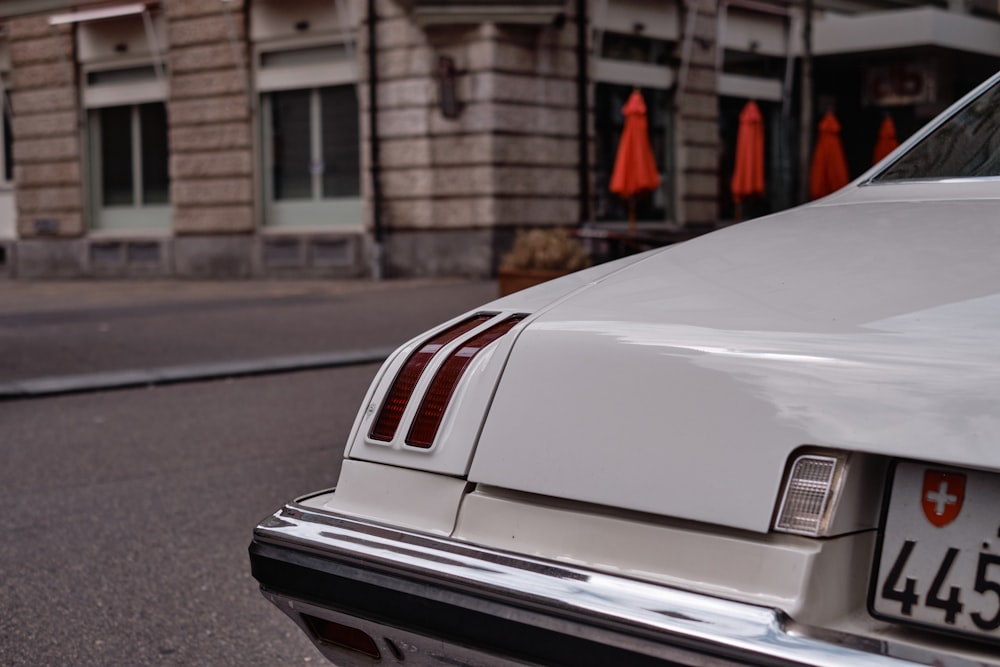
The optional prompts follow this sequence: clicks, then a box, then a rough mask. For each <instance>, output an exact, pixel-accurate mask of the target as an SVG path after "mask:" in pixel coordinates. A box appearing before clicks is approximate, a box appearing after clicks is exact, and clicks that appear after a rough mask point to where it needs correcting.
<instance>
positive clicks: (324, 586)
mask: <svg viewBox="0 0 1000 667" xmlns="http://www.w3.org/2000/svg"><path fill="white" fill-rule="evenodd" d="M250 559H251V564H252V571H253V576H254V577H255V578H256V579H257V580H258V581H259V582H260V584H261V588H262V590H263V592H264V594H265V596H266V597H267V598H268V599H269V600H271V601H272V602H274V603H275V604H276V605H277V606H278V607H279V608H281V609H282V611H284V612H285V613H287V614H289V615H290V616H291V617H292V618H293V619H294V620H295V621H296V622H298V623H299V625H300V626H301V627H302V628H303V630H304V631H306V633H307V634H309V635H310V637H311V638H312V639H313V641H315V642H316V644H317V646H318V647H319V648H320V650H321V651H323V653H324V654H325V655H326V656H327V657H328V658H330V659H331V660H333V661H335V662H336V663H337V664H362V665H363V664H376V663H377V664H394V661H395V663H398V664H404V663H405V664H409V665H421V664H436V665H440V664H451V665H456V664H457V665H496V664H547V665H552V664H571V665H587V664H591V665H598V664H599V665H610V664H627V665H644V664H681V665H730V664H757V665H818V666H822V665H829V666H834V665H837V666H843V665H852V666H853V665H901V664H907V665H932V664H941V663H940V659H941V656H935V655H934V654H933V653H930V652H927V651H922V650H919V649H913V648H912V647H905V646H895V645H893V644H892V643H890V642H885V641H876V640H871V639H867V638H863V637H857V636H854V635H845V634H841V633H834V632H830V631H826V630H822V629H816V628H808V627H802V626H800V625H797V624H795V623H794V622H792V621H791V620H790V619H788V618H787V617H786V616H785V615H784V614H783V613H782V612H780V611H778V610H774V609H768V608H764V607H759V606H755V605H750V604H744V603H740V602H734V601H731V600H723V599H718V598H713V597H709V596H705V595H700V594H696V593H691V592H687V591H683V590H678V589H673V588H669V587H666V586H661V585H656V584H651V583H646V582H642V581H637V580H634V579H628V578H625V577H620V576H615V575H609V574H605V573H600V572H595V571H592V570H588V569H585V568H581V567H575V566H572V565H566V564H563V563H558V562H554V561H547V560H543V559H539V558H531V557H526V556H521V555H517V554H513V553H509V552H504V551H499V550H496V549H489V548H484V547H480V546H476V545H474V544H469V543H465V542H459V541H456V540H452V539H448V538H444V537H436V536H433V535H428V534H424V533H416V532H409V531H406V530H402V529H399V528H396V527H390V526H386V525H382V524H378V523H374V522H370V521H364V520H358V519H354V518H347V517H343V516H338V515H333V514H330V513H327V512H323V511H318V510H315V509H312V508H309V507H305V506H303V505H299V504H296V503H291V504H288V505H286V506H285V507H284V508H282V509H281V510H280V511H279V512H277V513H276V514H275V515H274V516H272V517H270V518H268V519H267V520H265V521H263V522H262V523H261V524H260V525H259V526H257V528H256V530H255V531H254V540H253V543H252V544H251V545H250ZM316 619H322V620H323V621H332V622H334V623H339V624H343V625H346V626H350V627H351V628H355V629H358V630H361V631H362V632H364V633H366V634H367V635H369V636H370V637H371V638H372V639H373V640H374V643H375V644H377V645H378V646H379V654H380V657H379V658H378V659H371V658H368V657H366V656H364V655H362V654H360V653H355V652H353V651H347V650H344V649H342V648H339V647H338V646H336V645H334V644H332V643H330V642H329V641H324V640H322V639H320V638H319V637H318V636H317V633H316V632H315V628H316ZM948 664H949V665H955V664H963V665H973V664H977V663H972V662H966V661H964V660H958V661H957V662H956V661H955V658H954V656H950V657H949V658H948Z"/></svg>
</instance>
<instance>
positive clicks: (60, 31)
mask: <svg viewBox="0 0 1000 667" xmlns="http://www.w3.org/2000/svg"><path fill="white" fill-rule="evenodd" d="M8 25H9V29H10V32H9V40H10V56H11V81H10V89H11V106H12V110H13V121H12V128H11V129H12V132H13V138H14V164H15V167H14V181H15V182H16V183H17V230H18V235H19V236H20V237H21V238H22V239H32V238H37V237H45V238H49V237H51V238H64V239H65V238H75V237H79V236H81V235H82V234H83V231H84V216H83V207H84V200H83V184H82V180H81V159H82V151H81V146H80V122H81V121H80V119H81V114H80V109H79V103H78V99H79V95H78V92H77V78H76V65H75V63H76V59H75V56H74V43H73V33H72V29H71V28H69V27H68V26H55V27H54V26H50V25H49V23H48V19H47V16H45V15H35V16H27V17H18V18H14V19H11V20H10V21H9V23H8ZM63 264H66V263H65V262H64V263H63ZM69 264H74V262H69V263H68V264H66V267H64V269H63V273H64V274H67V272H68V274H72V273H74V272H75V271H76V270H77V268H78V267H75V266H73V267H71V266H69Z"/></svg>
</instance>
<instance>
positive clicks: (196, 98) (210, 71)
mask: <svg viewBox="0 0 1000 667" xmlns="http://www.w3.org/2000/svg"><path fill="white" fill-rule="evenodd" d="M164 6H165V8H166V15H167V31H168V41H169V45H170V48H169V61H168V63H169V67H168V70H169V75H170V98H169V101H168V105H167V116H168V118H169V122H170V138H169V141H170V176H171V190H170V199H171V204H172V205H173V229H174V232H175V233H176V234H177V235H200V236H213V235H222V234H234V233H249V232H252V231H253V229H254V192H253V185H254V183H253V174H254V160H253V125H252V118H251V108H252V107H251V100H252V98H251V95H250V92H249V85H250V82H249V79H248V76H247V71H248V70H247V67H248V66H249V60H248V53H247V47H246V28H245V26H246V20H245V16H244V11H245V5H244V3H243V2H242V0H231V1H230V2H227V3H218V2H199V1H197V0H172V1H171V2H168V3H164ZM210 246H212V244H210V243H209V244H200V245H199V248H200V252H206V251H205V250H204V248H206V247H210ZM217 247H218V248H219V249H220V252H228V249H229V246H228V245H226V244H225V243H222V244H217ZM178 265H179V266H188V265H189V263H185V262H184V261H183V259H181V260H180V261H179V262H178ZM191 265H192V266H195V265H197V266H201V265H202V264H201V263H192V264H191ZM205 265H213V266H215V265H217V266H220V267H224V266H227V264H226V263H225V262H222V261H221V260H220V262H216V263H215V264H213V263H212V262H211V261H207V262H206V263H205ZM242 271H243V268H240V270H239V272H242Z"/></svg>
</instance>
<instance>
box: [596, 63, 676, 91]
mask: <svg viewBox="0 0 1000 667" xmlns="http://www.w3.org/2000/svg"><path fill="white" fill-rule="evenodd" d="M594 80H595V81H597V82H599V83H615V84H620V85H623V86H641V87H643V88H658V89H663V90H667V89H669V88H672V87H673V86H674V83H675V82H676V80H677V73H676V72H675V71H674V70H673V69H672V68H670V67H665V66H663V65H651V64H647V63H630V62H624V61H621V60H608V59H606V58H600V59H598V60H597V61H596V62H595V63H594Z"/></svg>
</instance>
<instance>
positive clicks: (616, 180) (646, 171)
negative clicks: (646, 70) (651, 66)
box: [608, 89, 660, 235]
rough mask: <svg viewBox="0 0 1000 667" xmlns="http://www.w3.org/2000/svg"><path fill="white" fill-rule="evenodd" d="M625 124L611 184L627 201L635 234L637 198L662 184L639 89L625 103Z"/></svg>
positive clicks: (630, 225)
mask: <svg viewBox="0 0 1000 667" xmlns="http://www.w3.org/2000/svg"><path fill="white" fill-rule="evenodd" d="M622 113H623V114H624V116H625V126H624V127H623V128H622V136H621V139H620V140H619V143H618V153H617V155H616V156H615V165H614V168H613V169H612V171H611V183H610V184H609V186H608V188H609V189H610V190H611V192H613V193H615V194H616V195H618V196H619V197H621V198H622V199H625V200H627V201H628V222H629V233H630V234H633V235H634V234H635V198H636V197H637V196H638V195H639V194H641V193H643V192H649V191H651V190H655V189H656V188H658V187H660V172H659V171H658V170H657V168H656V160H655V159H654V158H653V149H652V147H651V146H650V144H649V127H648V123H647V120H646V102H645V101H644V100H643V99H642V93H640V92H639V90H638V89H636V90H633V91H632V94H631V95H629V98H628V100H627V101H626V102H625V106H623V107H622Z"/></svg>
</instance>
